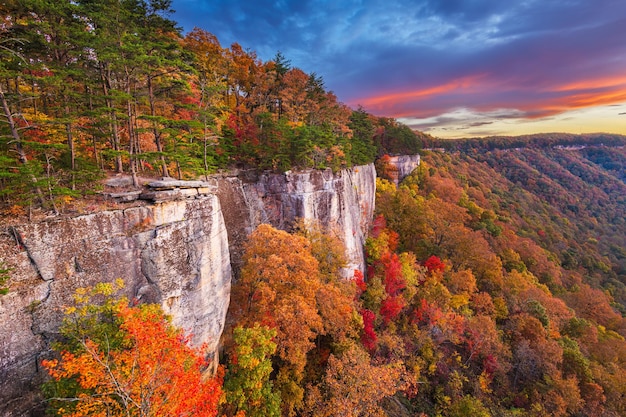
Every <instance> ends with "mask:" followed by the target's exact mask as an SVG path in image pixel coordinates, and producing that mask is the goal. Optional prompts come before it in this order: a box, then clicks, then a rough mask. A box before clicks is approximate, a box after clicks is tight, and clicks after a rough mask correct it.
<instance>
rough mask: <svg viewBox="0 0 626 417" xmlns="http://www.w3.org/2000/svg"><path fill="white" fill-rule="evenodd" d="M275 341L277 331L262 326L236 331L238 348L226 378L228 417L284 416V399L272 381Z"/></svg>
mask: <svg viewBox="0 0 626 417" xmlns="http://www.w3.org/2000/svg"><path fill="white" fill-rule="evenodd" d="M274 337H276V330H274V329H270V328H268V327H262V326H259V325H255V326H254V327H248V328H246V327H237V328H235V329H234V331H233V343H234V348H233V352H232V353H231V355H230V356H231V359H230V361H229V367H228V370H227V372H226V375H225V377H224V392H225V395H226V405H225V407H224V408H225V411H226V412H227V415H229V416H235V415H238V413H239V412H241V411H243V412H245V415H246V416H249V417H264V416H267V417H279V416H280V395H279V393H277V392H275V391H274V389H273V383H272V381H270V374H271V373H272V363H271V360H270V359H271V357H272V356H273V355H274V353H275V352H276V343H274V342H272V339H273V338H274Z"/></svg>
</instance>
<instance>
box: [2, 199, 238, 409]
mask: <svg viewBox="0 0 626 417" xmlns="http://www.w3.org/2000/svg"><path fill="white" fill-rule="evenodd" d="M0 251H1V252H0V253H2V254H4V258H5V259H6V263H8V264H10V266H11V267H13V271H12V274H11V275H12V278H11V291H10V292H9V294H8V295H5V296H1V297H0V415H5V416H8V415H12V416H19V415H29V414H30V412H31V411H30V410H31V409H32V408H33V407H35V406H36V404H37V401H36V395H37V394H36V392H37V388H38V386H39V383H40V382H41V378H42V375H41V370H40V369H39V360H40V358H41V356H42V355H46V352H47V350H48V349H49V343H50V341H51V340H54V339H55V337H56V336H57V329H58V326H59V323H60V321H61V319H62V314H63V313H62V309H63V306H65V305H68V304H69V303H70V302H71V296H72V294H73V293H74V291H75V290H76V288H79V287H85V286H91V285H94V284H95V283H97V282H108V281H112V280H114V279H116V278H119V277H121V278H123V279H124V281H125V283H126V286H125V292H126V295H127V296H128V297H129V298H138V299H141V300H145V301H149V302H157V303H160V304H161V305H162V306H163V309H164V310H165V312H166V313H168V314H170V315H171V316H172V318H173V322H174V324H175V325H177V326H180V327H182V328H183V329H184V330H185V331H186V332H187V333H188V334H192V335H193V337H192V343H193V344H195V345H197V346H200V345H201V344H202V343H208V349H209V352H208V353H211V352H215V351H216V350H217V344H218V341H219V337H220V335H221V333H222V330H223V324H224V321H225V316H226V311H227V308H228V303H229V299H230V297H229V296H230V282H231V266H230V257H229V252H228V241H227V234H226V228H225V224H224V221H223V217H222V215H221V209H220V205H219V201H218V200H217V197H216V196H214V195H209V196H203V197H200V198H194V199H186V200H179V201H171V202H167V203H161V204H153V205H147V206H144V207H133V208H128V209H125V210H114V211H105V212H100V213H95V214H91V215H84V216H79V217H75V218H69V219H59V220H54V221H48V222H42V223H31V224H25V225H21V226H16V227H13V228H11V229H8V230H6V231H5V233H4V234H3V235H2V236H1V237H0Z"/></svg>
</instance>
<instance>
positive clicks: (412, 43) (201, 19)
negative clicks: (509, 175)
mask: <svg viewBox="0 0 626 417" xmlns="http://www.w3.org/2000/svg"><path fill="white" fill-rule="evenodd" d="M173 7H174V9H176V10H177V12H176V14H175V15H174V16H173V18H174V19H175V20H177V21H178V22H179V23H181V25H182V26H183V27H184V28H185V30H191V29H192V28H193V27H194V26H199V27H202V28H203V29H206V30H208V31H210V32H212V33H214V34H215V35H216V36H217V37H218V38H219V39H220V42H222V44H224V45H229V44H230V43H232V42H238V43H239V44H241V45H242V46H243V47H244V48H251V49H253V50H255V51H256V52H257V53H258V54H259V57H260V58H262V59H264V60H269V59H271V58H272V57H273V56H274V55H275V54H276V52H277V51H279V50H280V51H281V52H282V53H283V55H285V56H286V57H287V58H288V59H290V60H291V61H292V64H293V65H295V66H298V67H300V68H302V69H303V70H305V71H307V72H316V73H317V74H319V75H321V76H323V78H324V80H325V82H326V86H327V87H328V88H330V89H332V90H333V91H334V92H335V93H336V94H337V95H338V97H339V98H340V99H341V100H342V101H344V102H346V103H347V104H349V105H351V106H357V105H359V104H360V105H363V106H364V107H365V108H366V109H367V110H368V111H370V112H372V113H374V114H378V115H385V116H392V117H398V118H402V119H403V120H411V121H412V122H413V124H412V125H413V126H415V127H417V128H420V126H421V128H422V129H425V130H432V129H434V128H435V127H436V126H437V125H434V123H441V124H440V125H438V126H439V127H441V128H444V127H445V126H448V124H450V125H449V126H450V129H451V130H449V131H443V132H439V133H440V134H442V135H447V136H454V135H457V136H458V135H463V134H464V133H467V130H468V129H466V128H469V129H471V128H476V129H478V128H485V129H487V128H489V129H494V130H491V131H492V132H495V130H498V131H499V130H504V131H506V130H511V131H515V129H511V126H512V125H514V124H519V123H521V122H523V121H526V120H532V121H535V122H537V121H539V120H542V121H543V122H545V123H546V127H544V128H543V129H544V130H551V129H550V125H549V124H548V123H549V122H551V121H553V120H554V119H552V118H551V117H552V116H556V115H561V114H563V113H566V112H571V111H577V110H578V109H588V108H600V107H602V108H603V109H606V106H607V105H610V104H617V103H620V104H621V103H626V75H625V74H626V42H625V39H626V2H625V1H623V0H595V1H593V2H592V1H589V0H527V1H519V2H504V1H501V0H463V1H461V0H422V1H411V0H396V1H394V0H386V1H382V0H347V1H332V2H330V1H322V0H312V1H301V0H281V1H270V0H257V1H254V2H252V1H245V0H240V1H237V0H174V2H173ZM497 114H509V115H514V116H515V117H514V118H513V117H511V118H502V117H496V116H494V115H497ZM577 114H578V113H577ZM611 114H612V115H613V116H615V117H616V116H617V114H616V113H615V112H614V111H613V112H612V113H611ZM578 115H580V114H578ZM465 117H467V118H468V119H466V118H465ZM494 119H495V121H494ZM562 119H563V120H562V121H563V122H564V117H563V118H562ZM503 120H505V121H506V124H504V122H503ZM513 120H515V121H513ZM492 121H493V123H491V122H492ZM621 121H622V123H623V118H621ZM613 122H614V120H612V119H611V120H609V119H604V123H605V124H607V126H608V125H609V124H610V123H613ZM455 123H456V124H455ZM530 125H532V126H535V125H536V123H531V124H526V126H527V127H528V126H530ZM559 126H562V125H559ZM594 128H595V127H594ZM616 129H618V130H619V128H616ZM596 130H604V129H602V127H601V126H600V127H598V128H597V129H596ZM607 130H610V129H607ZM613 130H615V129H613ZM457 131H459V132H457ZM462 131H465V132H462ZM476 131H477V130H474V131H472V132H471V133H472V134H475V132H476ZM446 132H447V133H446ZM450 132H454V133H450ZM444 133H445V134H444ZM622 133H626V129H624V128H622Z"/></svg>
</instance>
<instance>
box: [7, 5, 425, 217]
mask: <svg viewBox="0 0 626 417" xmlns="http://www.w3.org/2000/svg"><path fill="white" fill-rule="evenodd" d="M170 12H171V10H170V1H168V0H165V1H162V0H159V1H156V0H150V1H143V0H122V1H117V0H115V1H114V0H104V1H101V0H97V1H95V0H94V1H92V0H85V1H69V0H62V1H52V0H25V1H22V0H20V1H17V0H9V1H5V2H3V3H2V5H0V15H1V18H2V21H1V23H0V58H1V59H0V101H1V105H2V111H1V112H0V205H2V207H3V208H13V213H19V212H20V207H33V206H35V207H41V206H43V207H44V209H46V210H54V211H56V212H59V211H62V210H63V208H64V206H65V205H66V204H67V203H68V202H70V201H71V200H72V199H74V198H76V197H79V196H80V195H81V194H86V193H90V192H93V191H95V190H96V188H97V186H96V185H97V182H95V180H97V179H98V178H100V177H102V176H103V175H104V173H106V172H116V173H121V172H125V173H128V174H132V175H133V178H136V177H137V176H138V175H143V176H159V175H160V176H172V177H177V178H197V177H199V176H202V175H207V174H210V173H213V172H215V171H216V170H217V169H222V168H230V167H254V168H258V169H271V170H276V171H280V170H287V169H290V168H292V167H301V168H308V167H312V168H326V167H330V168H332V169H333V170H338V169H340V168H343V167H349V166H352V165H356V164H365V163H369V162H373V160H374V158H375V157H376V156H377V155H382V154H384V153H415V152H417V150H418V149H419V146H420V141H418V140H417V138H416V134H415V133H414V132H413V131H412V130H411V129H409V128H408V127H406V126H403V125H401V124H399V123H398V122H396V121H395V120H394V119H389V118H378V117H374V116H372V115H370V114H368V113H366V112H365V111H364V110H363V109H360V108H359V109H350V108H348V107H347V106H346V105H344V104H343V103H341V102H340V101H339V100H338V99H337V97H336V96H335V95H334V94H333V93H332V92H331V91H328V90H327V89H326V88H325V86H324V81H323V79H322V78H321V77H320V76H318V75H317V74H315V73H308V74H307V73H305V72H304V71H302V70H301V69H299V68H296V67H292V66H291V64H290V61H289V59H288V58H287V57H285V56H283V55H282V54H281V53H280V52H277V53H276V56H275V57H274V58H273V59H272V60H269V61H266V62H263V61H262V60H261V59H259V58H258V57H257V55H256V53H255V52H254V51H251V50H248V49H246V48H245V47H244V46H242V45H239V44H237V43H234V44H232V45H230V46H229V47H224V46H222V45H221V44H220V42H219V40H218V39H217V38H216V37H215V36H214V35H213V34H211V33H210V32H207V31H205V30H202V29H197V28H196V29H194V30H193V31H191V32H189V33H187V34H184V35H183V34H182V33H181V30H180V29H179V28H178V26H177V24H176V22H174V21H172V20H171V19H169V18H168V16H169V14H170Z"/></svg>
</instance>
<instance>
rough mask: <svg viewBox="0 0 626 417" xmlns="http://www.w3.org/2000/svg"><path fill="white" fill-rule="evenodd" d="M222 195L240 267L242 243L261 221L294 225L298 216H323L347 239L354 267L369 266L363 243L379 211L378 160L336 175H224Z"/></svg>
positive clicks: (320, 218)
mask: <svg viewBox="0 0 626 417" xmlns="http://www.w3.org/2000/svg"><path fill="white" fill-rule="evenodd" d="M217 193H218V196H219V199H220V202H221V203H222V206H223V208H224V210H223V212H224V219H225V221H226V228H227V229H228V237H229V243H230V251H231V254H232V258H233V263H234V266H235V269H238V267H239V266H240V265H239V260H240V259H241V252H242V244H243V242H244V241H245V239H246V237H247V236H248V234H250V232H251V231H252V230H254V229H255V228H256V227H257V226H258V225H259V224H261V223H269V224H271V225H272V226H274V227H277V228H279V229H289V228H290V227H291V226H292V225H293V223H294V221H295V220H296V219H298V218H302V219H305V220H314V221H318V222H319V223H320V224H321V225H322V226H324V227H327V228H330V230H331V231H333V232H334V233H336V234H337V235H338V237H339V238H340V239H341V240H342V241H343V242H344V245H345V246H346V255H347V258H348V266H347V267H346V268H345V270H344V275H345V276H352V275H353V273H354V269H359V270H361V271H364V270H365V257H364V253H363V244H364V243H365V238H366V236H367V231H368V229H369V225H370V220H371V219H372V216H373V211H374V199H375V194H376V171H375V169H374V165H373V164H370V165H365V166H359V167H354V168H351V169H345V170H342V171H340V172H337V173H335V174H333V172H332V171H331V170H330V169H327V170H325V171H319V170H306V171H301V172H292V171H289V172H286V173H284V174H269V173H265V174H261V175H256V174H254V173H241V174H240V175H238V176H234V177H224V178H221V179H219V180H218V192H217Z"/></svg>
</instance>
